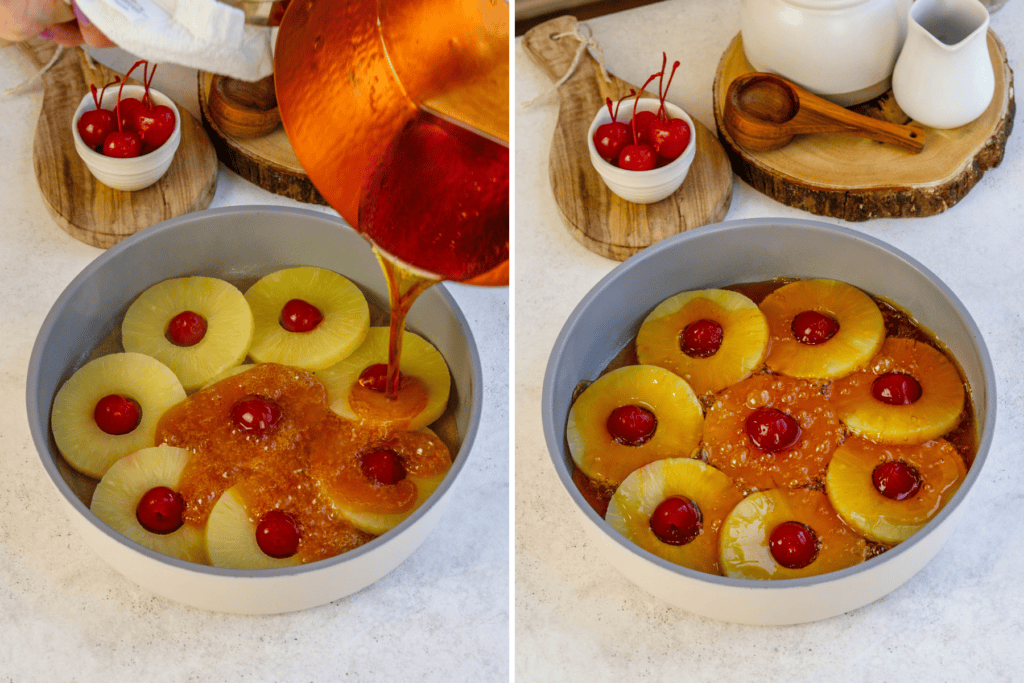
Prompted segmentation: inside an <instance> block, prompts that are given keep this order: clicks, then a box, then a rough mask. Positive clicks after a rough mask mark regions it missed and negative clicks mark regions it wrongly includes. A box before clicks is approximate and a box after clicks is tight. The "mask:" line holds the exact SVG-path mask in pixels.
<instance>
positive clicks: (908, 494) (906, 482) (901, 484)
mask: <svg viewBox="0 0 1024 683" xmlns="http://www.w3.org/2000/svg"><path fill="white" fill-rule="evenodd" d="M871 482H872V483H873V484H874V485H875V489H877V490H878V492H879V493H881V494H882V495H883V496H885V497H886V498H889V499H890V500H906V499H907V498H912V497H913V496H914V495H915V494H916V493H917V492H918V490H920V488H921V476H920V475H919V474H918V473H917V470H915V469H914V468H913V467H911V466H910V465H908V464H907V463H905V462H900V461H898V460H893V461H890V462H883V463H882V464H881V465H879V466H878V467H876V468H875V469H874V471H873V472H872V473H871Z"/></svg>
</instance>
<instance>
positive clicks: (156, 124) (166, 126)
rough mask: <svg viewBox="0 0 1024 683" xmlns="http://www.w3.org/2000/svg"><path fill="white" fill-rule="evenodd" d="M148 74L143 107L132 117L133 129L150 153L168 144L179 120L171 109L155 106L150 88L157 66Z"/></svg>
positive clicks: (138, 108) (135, 110) (136, 109)
mask: <svg viewBox="0 0 1024 683" xmlns="http://www.w3.org/2000/svg"><path fill="white" fill-rule="evenodd" d="M146 74H147V75H146V76H144V78H146V92H145V94H144V95H143V96H142V102H140V105H141V106H138V107H135V108H134V110H133V111H132V112H131V114H130V117H131V122H132V129H133V130H134V131H135V132H136V133H137V134H138V136H139V138H140V139H141V140H142V146H143V147H144V148H145V149H146V150H147V151H149V150H154V149H156V148H157V147H159V146H160V145H162V144H164V143H165V142H167V140H168V139H169V138H170V137H171V134H172V133H174V124H175V122H176V121H177V119H176V118H175V116H174V111H173V110H172V109H171V108H170V107H168V106H166V105H163V104H159V105H154V104H153V98H152V97H151V96H150V94H149V86H150V84H151V83H152V82H153V78H154V77H155V76H156V65H155V64H154V65H153V70H152V71H149V70H148V69H147V71H146Z"/></svg>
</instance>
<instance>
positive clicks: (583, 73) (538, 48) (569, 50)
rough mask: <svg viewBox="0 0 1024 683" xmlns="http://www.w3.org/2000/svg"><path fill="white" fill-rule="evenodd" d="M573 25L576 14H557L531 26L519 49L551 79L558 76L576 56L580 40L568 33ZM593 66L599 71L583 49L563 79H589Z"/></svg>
mask: <svg viewBox="0 0 1024 683" xmlns="http://www.w3.org/2000/svg"><path fill="white" fill-rule="evenodd" d="M577 26H578V22H577V21H576V17H571V16H564V17H558V18H556V19H552V20H550V21H545V22H544V23H543V24H538V25H537V26H534V27H533V28H532V29H530V30H529V31H527V32H526V35H524V36H523V51H524V52H525V53H526V55H527V56H528V57H529V58H530V59H531V60H533V62H534V63H535V64H536V65H537V66H539V67H540V68H541V69H542V70H543V71H544V73H546V74H547V75H548V78H550V79H551V80H552V81H558V80H559V79H560V78H562V76H563V75H565V72H566V71H568V70H569V68H570V67H572V63H573V60H575V59H576V51H577V50H579V47H580V40H579V38H577V37H575V36H574V35H571V34H573V33H575V32H576V30H577ZM564 34H570V35H564ZM594 69H597V70H598V71H600V69H599V67H598V64H597V60H595V59H594V58H593V57H592V56H591V55H590V53H589V52H584V54H583V55H582V57H581V58H580V63H579V64H578V65H577V66H576V71H575V73H573V75H572V76H570V77H569V80H568V81H567V82H571V81H572V80H573V79H584V80H585V79H589V78H591V77H592V76H591V72H592V70H594Z"/></svg>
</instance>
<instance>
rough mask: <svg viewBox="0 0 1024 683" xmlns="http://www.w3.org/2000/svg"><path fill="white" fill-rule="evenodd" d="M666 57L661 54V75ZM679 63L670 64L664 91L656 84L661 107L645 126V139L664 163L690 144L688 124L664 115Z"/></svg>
mask: <svg viewBox="0 0 1024 683" xmlns="http://www.w3.org/2000/svg"><path fill="white" fill-rule="evenodd" d="M667 59H668V57H667V56H666V55H665V54H664V53H662V67H661V70H662V73H663V74H664V71H665V64H666V63H667ZM678 68H679V62H675V63H673V64H672V73H671V74H669V77H668V83H667V84H666V85H665V89H664V91H662V89H661V83H660V82H659V83H658V98H659V99H660V100H661V105H660V106H659V107H658V113H657V115H656V116H655V117H654V119H653V120H652V121H651V122H650V123H648V124H647V137H648V141H649V142H650V143H651V146H652V147H654V151H655V152H656V153H657V155H658V156H659V157H660V158H661V159H664V160H665V161H674V160H675V159H677V158H679V156H680V155H681V154H682V153H683V152H684V151H685V150H686V148H687V146H688V145H689V144H690V135H691V133H690V124H688V123H687V122H686V121H684V120H683V119H676V118H670V117H669V116H668V115H667V114H666V113H665V98H666V97H667V96H668V89H669V88H670V87H672V79H673V78H674V77H675V75H676V69H678Z"/></svg>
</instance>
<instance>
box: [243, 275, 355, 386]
mask: <svg viewBox="0 0 1024 683" xmlns="http://www.w3.org/2000/svg"><path fill="white" fill-rule="evenodd" d="M245 298H246V300H247V301H248V302H249V306H250V307H251V308H252V314H253V318H254V320H255V329H254V332H253V337H252V346H251V347H250V349H249V355H250V356H251V357H252V359H253V360H255V361H257V362H259V363H281V364H282V365H294V366H297V367H300V368H303V369H305V370H314V371H315V370H323V369H325V368H329V367H331V366H332V365H334V364H335V363H338V362H339V361H341V360H342V359H343V358H345V357H346V356H348V355H349V354H350V353H352V352H353V351H355V350H356V349H357V348H359V345H360V344H362V343H363V339H365V338H366V331H367V330H368V329H369V327H370V307H369V304H367V303H366V297H364V296H363V293H362V292H361V291H360V290H359V288H358V287H357V286H356V285H354V284H353V283H352V282H351V281H350V280H349V279H348V278H345V277H343V276H341V275H338V274H337V273H335V272H332V271H330V270H326V269H324V268H314V267H312V266H304V267H300V268H288V269H285V270H279V271H277V272H275V273H271V274H270V275H267V276H266V277H264V278H262V279H261V280H259V281H258V282H256V283H255V284H254V285H253V286H252V287H250V288H249V289H248V290H247V291H246V292H245ZM292 299H301V300H303V301H305V302H307V303H309V304H312V305H313V306H315V307H316V308H317V309H319V311H320V313H321V314H322V315H323V320H322V321H320V323H319V324H318V325H317V326H316V327H315V328H314V329H312V330H310V331H308V332H289V331H288V330H286V329H284V328H283V327H281V324H280V317H281V309H282V308H283V307H284V305H285V304H286V303H288V302H289V301H291V300H292Z"/></svg>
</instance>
